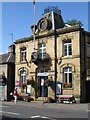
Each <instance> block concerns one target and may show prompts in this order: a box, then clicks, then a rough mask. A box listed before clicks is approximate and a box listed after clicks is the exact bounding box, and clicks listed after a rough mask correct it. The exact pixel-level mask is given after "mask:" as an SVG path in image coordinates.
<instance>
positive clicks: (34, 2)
mask: <svg viewBox="0 0 90 120" xmlns="http://www.w3.org/2000/svg"><path fill="white" fill-rule="evenodd" d="M33 4H34V33H33V37H34V50H35V25H36V1H35V0H33Z"/></svg>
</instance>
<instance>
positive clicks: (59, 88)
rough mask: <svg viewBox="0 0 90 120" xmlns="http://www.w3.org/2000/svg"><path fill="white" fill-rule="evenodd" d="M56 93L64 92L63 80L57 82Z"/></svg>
mask: <svg viewBox="0 0 90 120" xmlns="http://www.w3.org/2000/svg"><path fill="white" fill-rule="evenodd" d="M56 94H57V95H61V94H62V83H61V82H57V84H56Z"/></svg>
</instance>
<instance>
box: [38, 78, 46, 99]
mask: <svg viewBox="0 0 90 120" xmlns="http://www.w3.org/2000/svg"><path fill="white" fill-rule="evenodd" d="M42 79H43V80H44V83H45V80H47V79H48V76H38V96H39V97H42V95H44V97H47V96H48V87H47V86H46V85H45V84H44V86H43V87H44V88H43V89H42V85H41V81H42ZM42 90H43V91H42ZM42 92H43V94H42Z"/></svg>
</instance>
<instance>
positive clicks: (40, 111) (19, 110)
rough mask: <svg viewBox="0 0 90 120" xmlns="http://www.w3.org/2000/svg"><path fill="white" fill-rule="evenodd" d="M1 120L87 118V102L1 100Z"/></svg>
mask: <svg viewBox="0 0 90 120" xmlns="http://www.w3.org/2000/svg"><path fill="white" fill-rule="evenodd" d="M0 108H1V110H0V114H1V115H2V117H3V120H14V119H15V120H16V119H17V120H24V119H25V120H26V119H28V120H29V119H32V120H35V119H36V120H38V119H40V120H44V119H45V120H59V119H60V120H64V119H65V118H66V119H67V118H72V119H73V118H76V119H77V118H78V119H79V118H80V119H82V118H83V119H87V118H88V112H89V110H88V104H60V103H45V104H44V105H43V104H42V103H34V102H33V103H30V102H23V101H19V102H17V103H16V104H15V103H13V102H3V103H1V105H0Z"/></svg>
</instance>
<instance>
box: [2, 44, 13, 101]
mask: <svg viewBox="0 0 90 120" xmlns="http://www.w3.org/2000/svg"><path fill="white" fill-rule="evenodd" d="M14 87H15V45H11V46H9V51H8V53H5V54H2V55H0V100H6V101H11V100H12V96H11V95H10V93H11V92H13V90H14Z"/></svg>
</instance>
